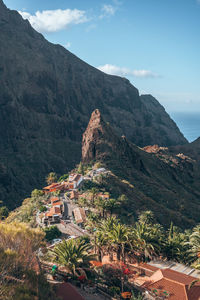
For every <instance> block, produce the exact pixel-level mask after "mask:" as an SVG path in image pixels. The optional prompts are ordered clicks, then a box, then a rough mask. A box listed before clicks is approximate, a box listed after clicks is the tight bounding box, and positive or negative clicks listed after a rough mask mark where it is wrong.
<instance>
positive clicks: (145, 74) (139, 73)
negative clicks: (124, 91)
mask: <svg viewBox="0 0 200 300" xmlns="http://www.w3.org/2000/svg"><path fill="white" fill-rule="evenodd" d="M98 69H99V70H100V71H102V72H104V73H107V74H110V75H118V76H121V77H127V76H134V77H140V78H156V77H159V75H157V74H155V73H153V72H151V71H149V70H130V69H128V68H121V67H118V66H115V65H109V64H106V65H104V66H99V67H98Z"/></svg>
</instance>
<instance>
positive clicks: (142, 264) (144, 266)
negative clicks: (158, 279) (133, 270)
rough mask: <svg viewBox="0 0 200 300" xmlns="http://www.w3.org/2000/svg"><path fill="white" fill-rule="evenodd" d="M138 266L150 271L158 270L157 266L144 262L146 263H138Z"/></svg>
mask: <svg viewBox="0 0 200 300" xmlns="http://www.w3.org/2000/svg"><path fill="white" fill-rule="evenodd" d="M138 267H139V268H142V269H146V270H150V271H152V272H155V271H157V270H159V269H158V268H157V267H154V266H151V265H149V264H146V263H140V264H139V265H138Z"/></svg>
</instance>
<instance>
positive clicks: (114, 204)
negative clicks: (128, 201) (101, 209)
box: [106, 198, 120, 215]
mask: <svg viewBox="0 0 200 300" xmlns="http://www.w3.org/2000/svg"><path fill="white" fill-rule="evenodd" d="M119 206H120V203H119V201H117V200H116V199H114V198H111V199H108V200H107V202H106V210H108V211H109V212H110V214H111V215H112V214H113V211H114V210H115V209H117V208H118V207H119Z"/></svg>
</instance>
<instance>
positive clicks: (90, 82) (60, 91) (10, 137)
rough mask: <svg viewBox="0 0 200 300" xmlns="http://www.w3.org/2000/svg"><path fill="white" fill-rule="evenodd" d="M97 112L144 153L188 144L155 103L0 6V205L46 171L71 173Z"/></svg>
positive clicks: (25, 192)
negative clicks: (151, 148) (156, 147)
mask: <svg viewBox="0 0 200 300" xmlns="http://www.w3.org/2000/svg"><path fill="white" fill-rule="evenodd" d="M150 106H151V108H150ZM95 108H99V109H100V110H101V112H102V114H103V116H104V118H105V120H109V122H110V124H111V125H112V126H113V128H114V129H115V131H116V133H117V134H119V135H122V134H125V135H126V136H127V137H128V138H129V139H130V140H131V141H133V142H134V143H136V144H138V145H140V146H144V145H146V144H149V143H151V144H155V143H158V144H159V145H177V144H184V143H187V141H186V139H185V138H184V137H183V135H182V134H181V133H180V131H179V129H178V128H177V126H176V124H175V123H174V122H173V121H172V120H171V119H170V118H169V116H168V115H167V113H166V112H165V110H164V109H163V108H162V106H161V105H160V104H159V103H158V102H157V101H156V100H155V99H153V98H152V97H151V96H142V97H140V96H139V93H138V90H137V89H136V88H135V87H134V86H133V85H131V84H130V82H129V81H128V80H127V79H124V78H120V77H117V76H110V75H107V74H104V73H102V72H100V71H99V70H97V69H95V68H93V67H91V66H89V65H88V64H86V63H85V62H83V61H81V60H80V59H79V58H77V57H76V56H75V55H73V54H72V53H70V52H69V51H67V50H66V49H65V48H63V47H62V46H59V45H53V44H51V43H49V42H48V41H46V40H45V39H44V37H43V36H42V35H41V34H39V33H38V32H36V31H35V30H34V29H33V28H32V27H31V25H30V24H29V22H28V21H27V20H26V21H25V20H23V19H22V17H21V16H20V15H19V13H18V12H16V11H11V10H9V9H7V8H6V6H5V5H4V4H3V2H2V0H0V199H2V200H4V201H6V203H7V204H8V205H9V206H10V207H13V206H15V205H16V204H17V203H19V201H20V200H22V198H23V197H24V196H25V195H28V194H29V193H30V191H31V190H32V189H33V188H34V187H39V186H40V185H41V184H43V182H44V177H45V176H46V174H47V173H48V172H50V171H56V172H58V173H60V174H62V173H65V172H66V171H67V170H69V169H71V168H72V167H73V166H74V165H75V164H76V163H77V162H78V161H79V160H80V157H81V138H82V134H83V132H84V130H85V128H86V126H87V123H88V121H89V118H90V114H91V112H92V111H93V110H94V109H95Z"/></svg>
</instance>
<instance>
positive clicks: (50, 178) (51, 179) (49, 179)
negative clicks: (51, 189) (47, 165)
mask: <svg viewBox="0 0 200 300" xmlns="http://www.w3.org/2000/svg"><path fill="white" fill-rule="evenodd" d="M56 181H57V175H56V173H54V172H51V173H49V174H48V175H47V177H46V182H47V184H51V183H53V182H56Z"/></svg>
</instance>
